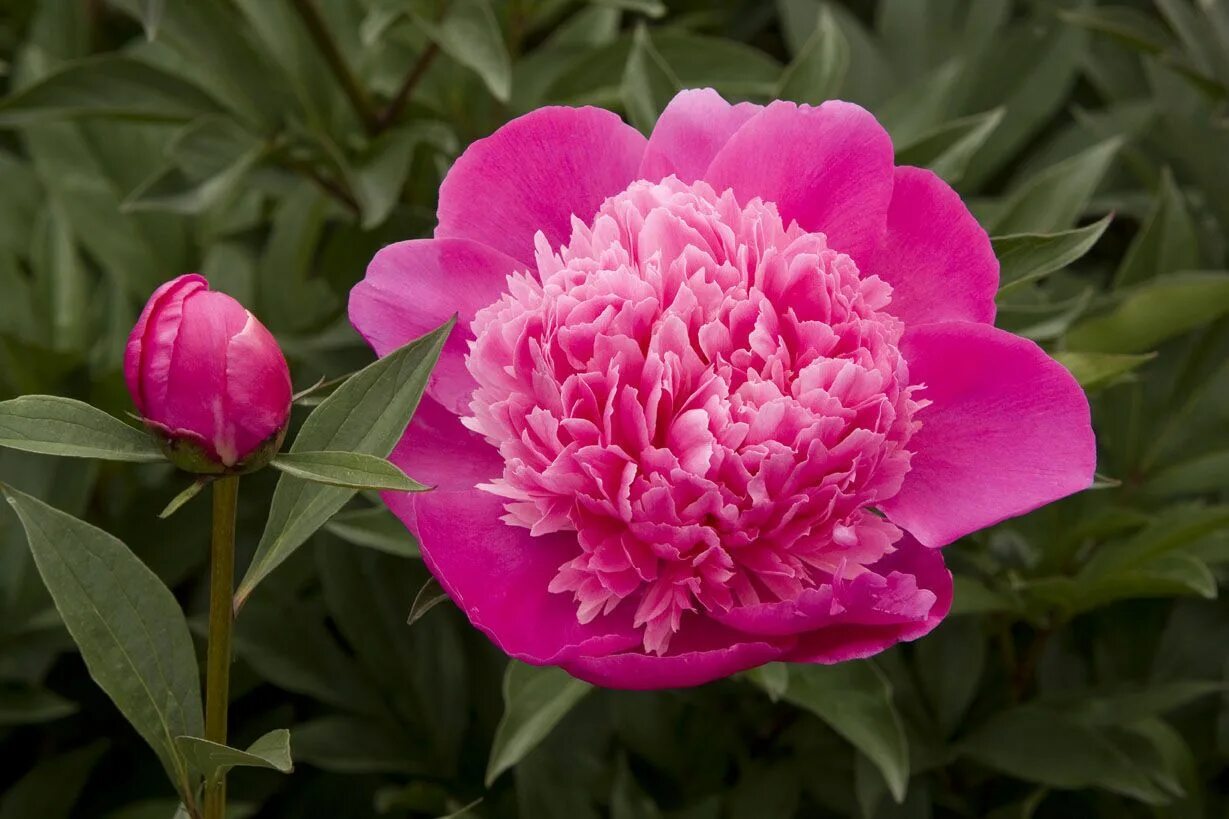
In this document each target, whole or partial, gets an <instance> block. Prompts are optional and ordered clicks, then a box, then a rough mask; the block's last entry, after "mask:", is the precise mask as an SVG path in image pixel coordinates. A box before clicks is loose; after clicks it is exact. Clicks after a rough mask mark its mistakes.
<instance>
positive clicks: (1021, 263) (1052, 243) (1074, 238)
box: [990, 215, 1113, 293]
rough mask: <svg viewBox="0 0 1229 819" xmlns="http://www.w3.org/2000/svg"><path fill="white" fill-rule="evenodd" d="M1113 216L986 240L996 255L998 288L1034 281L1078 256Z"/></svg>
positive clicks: (1059, 268) (1090, 246)
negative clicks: (1061, 228)
mask: <svg viewBox="0 0 1229 819" xmlns="http://www.w3.org/2000/svg"><path fill="white" fill-rule="evenodd" d="M1112 219H1113V216H1111V215H1107V216H1104V217H1102V218H1101V219H1100V220H1098V221H1096V222H1093V223H1092V224H1091V225H1085V226H1084V227H1082V228H1075V229H1074V230H1064V231H1062V232H1060V233H1017V234H1013V235H1009V236H995V237H993V238H992V239H991V240H990V241H991V244H992V245H993V246H994V255H995V256H997V257H998V259H999V292H1000V293H1002V292H1004V291H1008V290H1011V289H1012V288H1015V287H1019V286H1020V285H1023V284H1027V283H1029V282H1034V281H1037V280H1038V279H1041V278H1042V277H1044V276H1048V275H1049V274H1051V273H1053V272H1054V271H1056V270H1062V269H1063V268H1064V267H1066V266H1067V265H1069V264H1071V263H1072V262H1074V261H1076V260H1078V259H1080V258H1082V257H1083V256H1084V254H1086V253H1087V252H1088V251H1089V250H1092V247H1093V245H1095V244H1096V243H1097V241H1098V240H1099V239H1100V238H1101V235H1102V234H1103V233H1105V229H1106V228H1107V227H1109V224H1110V221H1111V220H1112Z"/></svg>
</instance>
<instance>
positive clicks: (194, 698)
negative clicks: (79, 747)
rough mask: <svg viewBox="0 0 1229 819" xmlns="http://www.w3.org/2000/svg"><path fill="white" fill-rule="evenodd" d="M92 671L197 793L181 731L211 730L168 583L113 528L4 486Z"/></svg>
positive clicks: (181, 783)
mask: <svg viewBox="0 0 1229 819" xmlns="http://www.w3.org/2000/svg"><path fill="white" fill-rule="evenodd" d="M3 492H4V495H5V497H6V499H7V500H8V502H9V503H10V504H11V505H12V506H13V508H14V509H16V510H17V515H18V517H20V518H21V523H22V525H23V526H24V527H25V530H26V536H27V538H28V539H29V542H30V550H31V551H32V552H33V554H34V562H35V565H37V567H38V571H39V574H40V575H41V576H42V578H43V582H44V583H45V584H46V586H47V590H48V591H49V592H51V597H52V599H53V600H54V601H55V606H56V609H57V610H58V611H59V612H60V617H61V618H62V619H63V621H64V625H65V626H67V628H68V632H69V634H71V635H72V638H73V640H74V641H75V642H76V643H77V647H78V648H79V649H80V650H81V656H82V658H83V659H84V660H85V664H86V667H87V668H88V669H89V672H90V676H91V677H93V678H94V681H95V682H96V683H98V686H99V687H100V688H102V690H103V691H105V692H106V693H107V695H108V696H109V697H110V698H111V699H112V701H114V702H115V705H116V707H117V708H119V710H120V711H121V712H122V713H123V715H124V716H125V717H126V718H127V719H128V721H129V722H130V723H132V726H133V727H134V728H135V729H136V730H137V732H138V733H140V734H141V736H142V737H144V739H145V741H146V742H148V743H149V744H150V746H151V747H152V748H153V749H154V751H155V752H156V753H157V754H158V756H159V757H160V758H161V760H162V764H163V765H164V766H165V767H166V770H167V773H168V774H169V775H170V776H171V780H172V781H173V782H174V783H175V785H176V787H178V788H179V791H180V794H181V795H188V796H190V795H191V785H190V780H189V776H188V770H187V766H186V764H185V762H184V759H183V757H182V756H181V755H180V754H179V751H178V750H177V748H176V747H175V737H177V736H183V735H199V734H201V733H203V732H204V726H203V720H202V717H201V692H200V683H199V673H200V672H199V670H198V668H197V665H196V651H195V649H194V648H193V646H192V636H191V635H190V634H189V632H188V623H187V621H186V620H185V619H184V614H183V611H182V610H181V609H180V608H179V603H177V602H176V601H175V597H174V595H172V594H171V591H170V589H168V588H167V587H166V586H165V585H163V583H162V581H161V580H159V579H158V576H157V575H155V574H154V573H153V572H152V571H150V570H149V569H148V568H147V567H146V566H145V564H144V563H142V562H141V561H140V560H139V559H138V558H137V557H136V556H135V555H134V554H132V552H131V551H129V550H128V547H126V546H125V545H124V544H123V543H121V542H120V541H119V540H117V539H116V538H114V537H112V536H111V535H109V534H107V533H106V532H104V531H102V530H101V529H97V528H95V527H93V526H90V525H89V524H88V523H85V522H84V521H80V520H77V519H76V518H74V517H72V516H71V515H67V514H65V513H63V512H61V511H59V510H57V509H54V508H52V507H50V506H48V505H47V504H45V503H43V502H42V501H40V500H38V499H36V498H32V497H30V496H29V495H25V494H23V493H21V492H18V491H16V490H15V489H12V488H11V487H7V486H6V487H3Z"/></svg>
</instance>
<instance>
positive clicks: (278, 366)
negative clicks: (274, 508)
mask: <svg viewBox="0 0 1229 819" xmlns="http://www.w3.org/2000/svg"><path fill="white" fill-rule="evenodd" d="M124 378H125V379H126V380H127V382H128V392H129V393H131V395H132V400H133V402H134V403H135V404H136V406H137V411H138V412H139V413H140V414H141V417H142V418H143V419H144V420H145V423H146V425H148V426H149V427H150V428H151V429H152V430H154V431H155V432H156V433H158V434H159V436H160V437H161V438H162V439H163V441H164V443H165V448H166V449H167V453H168V455H169V456H170V457H171V458H172V460H174V461H175V462H176V463H177V464H179V465H180V466H182V467H184V468H185V469H189V470H191V471H194V472H222V471H228V470H233V469H239V468H243V467H245V466H254V465H257V464H255V463H254V461H260V460H262V459H267V456H271V455H272V454H273V453H274V452H276V450H277V448H278V446H279V445H280V443H281V436H282V435H283V434H284V433H285V429H286V422H287V420H288V419H289V418H290V402H291V386H290V370H289V369H288V368H287V366H286V358H285V357H284V356H283V355H282V351H281V348H280V347H278V346H277V341H276V340H275V339H274V338H273V336H272V334H270V333H269V331H268V330H266V329H265V326H264V325H263V324H261V323H260V322H259V321H258V320H257V319H256V317H255V316H253V315H252V314H251V313H249V312H248V311H247V310H245V309H244V308H243V305H241V304H240V303H239V302H237V301H235V300H234V299H232V298H231V297H230V296H228V295H226V294H225V293H217V292H211V291H210V290H209V284H208V282H206V281H205V278H204V277H203V276H198V275H196V274H190V275H186V276H180V277H179V278H177V279H172V280H171V281H169V282H167V283H166V284H164V285H162V286H161V287H159V288H158V289H157V290H155V291H154V294H153V295H152V296H150V298H149V303H147V304H146V305H145V309H144V310H143V311H142V312H141V317H140V318H139V319H138V320H137V324H136V326H135V327H133V328H132V334H131V335H130V336H129V337H128V348H127V350H126V351H125V354H124Z"/></svg>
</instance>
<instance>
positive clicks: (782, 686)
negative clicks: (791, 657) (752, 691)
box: [745, 663, 789, 702]
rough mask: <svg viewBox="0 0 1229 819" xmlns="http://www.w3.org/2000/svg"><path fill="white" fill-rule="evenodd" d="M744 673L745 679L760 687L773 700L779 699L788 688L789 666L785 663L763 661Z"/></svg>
mask: <svg viewBox="0 0 1229 819" xmlns="http://www.w3.org/2000/svg"><path fill="white" fill-rule="evenodd" d="M745 673H746V676H747V679H749V680H750V681H751V682H753V683H755V684H756V685H758V686H759V687H760V688H762V689H763V690H764V693H765V694H767V695H768V699H770V700H772V701H773V702H777V701H778V700H780V699H781V698H782V697H784V696H785V692H786V691H787V690H789V666H788V665H786V664H785V663H765V664H764V665H762V666H760V667H759V668H753V669H751V670H750V671H747V672H745Z"/></svg>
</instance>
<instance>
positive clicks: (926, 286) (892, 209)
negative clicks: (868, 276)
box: [864, 167, 999, 325]
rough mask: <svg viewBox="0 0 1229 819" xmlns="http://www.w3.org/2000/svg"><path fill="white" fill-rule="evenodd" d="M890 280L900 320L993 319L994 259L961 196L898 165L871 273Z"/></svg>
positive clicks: (926, 174) (918, 170)
mask: <svg viewBox="0 0 1229 819" xmlns="http://www.w3.org/2000/svg"><path fill="white" fill-rule="evenodd" d="M864 272H870V273H874V274H876V275H878V276H879V278H881V279H883V280H884V281H886V282H887V283H888V284H890V285H892V306H891V307H890V308H889V309H890V310H891V311H892V312H893V313H895V314H896V315H898V316H900V318H902V319H903V320H904V321H905V323H906V324H911V325H913V324H932V323H935V322H941V321H977V322H984V323H986V324H993V323H994V295H995V293H996V292H997V291H998V287H999V261H998V259H997V258H996V257H995V255H994V249H993V248H992V247H991V246H990V237H989V236H987V235H986V231H984V230H983V229H982V226H981V225H979V224H978V223H977V220H976V219H974V218H973V214H971V213H969V209H968V208H966V207H965V206H964V202H962V201H961V200H960V196H959V194H957V193H956V192H955V191H954V190H952V189H951V188H950V187H949V186H948V184H947V183H946V182H944V181H943V180H942V179H940V178H939V177H938V176H936V175H935V174H934V173H932V172H931V171H927V170H923V169H921V168H910V167H900V168H897V169H896V185H895V187H894V188H893V189H892V203H891V205H890V206H889V208H888V232H887V236H886V237H885V239H884V246H883V252H882V253H881V254H880V255H879V258H878V260H877V262H876V264H875V265H873V266H872V267H871V269H870V270H869V271H864Z"/></svg>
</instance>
